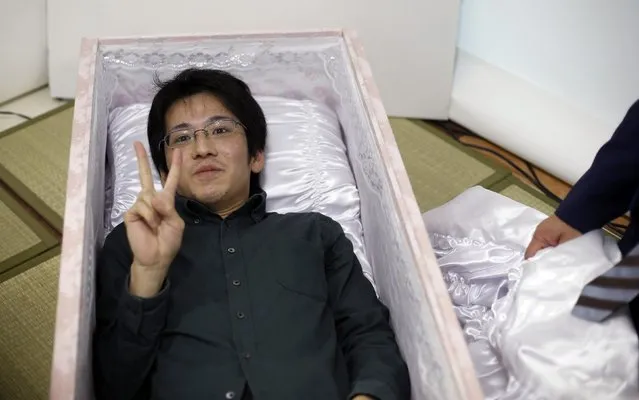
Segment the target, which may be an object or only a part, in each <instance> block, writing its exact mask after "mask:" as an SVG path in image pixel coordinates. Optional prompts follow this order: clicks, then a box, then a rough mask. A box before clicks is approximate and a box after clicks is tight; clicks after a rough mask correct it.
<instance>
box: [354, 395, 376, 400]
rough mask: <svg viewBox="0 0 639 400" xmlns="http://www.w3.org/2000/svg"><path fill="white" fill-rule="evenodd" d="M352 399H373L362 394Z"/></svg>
mask: <svg viewBox="0 0 639 400" xmlns="http://www.w3.org/2000/svg"><path fill="white" fill-rule="evenodd" d="M353 400H375V399H373V398H372V397H368V396H364V395H363V394H360V395H357V396H355V397H353Z"/></svg>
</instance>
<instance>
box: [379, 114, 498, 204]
mask: <svg viewBox="0 0 639 400" xmlns="http://www.w3.org/2000/svg"><path fill="white" fill-rule="evenodd" d="M390 123H391V126H392V128H393V132H394V134H395V139H396V141H397V145H398V147H399V150H400V152H401V155H402V159H403V161H404V165H405V166H406V170H407V172H408V176H409V178H410V181H411V184H412V186H413V191H414V193H415V197H416V198H417V202H418V203H419V206H420V209H421V210H422V211H427V210H430V209H432V208H435V207H438V206H440V205H442V204H444V203H446V202H447V201H449V200H451V199H452V198H454V197H455V196H457V195H459V194H460V193H461V192H463V191H464V190H466V189H468V188H470V187H472V186H476V185H481V186H484V187H490V186H491V185H493V184H494V183H496V182H498V181H500V180H501V179H503V178H505V177H506V176H507V175H508V173H507V172H506V170H504V169H503V168H501V167H498V166H497V165H496V164H494V163H493V162H491V161H489V160H488V159H485V160H481V159H479V158H478V157H476V156H474V155H473V154H472V153H471V152H469V151H465V149H462V147H461V146H460V145H459V144H457V143H455V142H454V141H453V140H452V139H450V138H448V137H447V136H445V135H444V134H443V133H440V132H439V131H438V130H437V128H435V127H433V126H431V125H428V124H426V123H424V122H420V121H413V120H408V119H403V118H391V119H390Z"/></svg>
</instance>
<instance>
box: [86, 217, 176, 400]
mask: <svg viewBox="0 0 639 400" xmlns="http://www.w3.org/2000/svg"><path fill="white" fill-rule="evenodd" d="M132 260H133V256H132V254H131V250H130V247H129V245H128V241H127V237H126V231H125V228H124V225H121V226H118V227H117V228H116V229H115V230H114V231H113V232H111V234H110V235H109V236H108V237H107V239H106V242H105V244H104V247H103V249H102V251H101V252H100V255H99V257H98V262H97V267H96V268H97V271H96V276H97V280H96V327H95V332H94V336H93V349H94V350H93V359H94V361H93V366H94V383H95V394H96V398H97V399H99V400H102V399H105V400H106V399H109V400H110V399H118V400H134V399H135V400H137V399H146V398H148V396H149V394H148V393H146V392H145V391H146V390H147V384H148V379H147V378H148V375H149V372H150V370H151V368H152V366H153V364H154V361H155V354H156V351H157V348H158V338H159V335H160V333H161V331H162V329H163V328H164V323H165V319H166V312H167V297H168V291H169V290H170V287H169V284H168V283H165V284H164V286H163V287H162V289H161V291H160V292H159V293H158V294H157V295H155V296H154V297H151V298H139V297H136V296H134V295H132V294H130V291H129V276H130V275H129V274H130V267H131V263H132Z"/></svg>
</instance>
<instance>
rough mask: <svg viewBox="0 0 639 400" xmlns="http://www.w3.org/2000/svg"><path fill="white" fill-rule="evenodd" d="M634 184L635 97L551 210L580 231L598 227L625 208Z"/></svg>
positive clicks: (637, 144) (638, 150)
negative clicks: (562, 199) (610, 136)
mask: <svg viewBox="0 0 639 400" xmlns="http://www.w3.org/2000/svg"><path fill="white" fill-rule="evenodd" d="M638 186H639V101H637V102H635V103H634V104H633V105H632V107H630V109H629V110H628V113H627V114H626V116H625V118H624V119H623V121H622V122H621V124H620V125H619V127H617V129H616V130H615V132H614V134H613V136H612V138H610V140H609V141H608V142H607V143H606V144H605V145H604V146H603V147H602V148H601V149H600V150H599V151H598V152H597V155H596V157H595V159H594V161H593V163H592V165H591V167H590V169H588V171H587V172H586V173H585V174H584V175H583V176H582V177H581V178H580V179H579V181H578V182H577V183H576V184H575V185H574V187H573V188H572V190H571V191H570V192H569V193H568V196H567V197H566V199H565V200H564V201H563V202H562V203H561V204H560V205H559V208H558V209H557V211H556V213H555V214H556V215H557V216H558V217H559V218H560V219H561V220H563V221H564V222H566V223H567V224H568V225H570V226H572V227H573V228H575V229H577V230H578V231H580V232H581V233H586V232H589V231H591V230H594V229H599V228H601V227H603V226H604V225H605V224H607V223H608V222H610V221H611V220H613V219H615V218H617V217H619V216H620V215H622V214H624V213H625V212H627V211H628V208H629V207H630V203H631V201H632V199H633V196H634V193H635V192H636V190H637V187H638Z"/></svg>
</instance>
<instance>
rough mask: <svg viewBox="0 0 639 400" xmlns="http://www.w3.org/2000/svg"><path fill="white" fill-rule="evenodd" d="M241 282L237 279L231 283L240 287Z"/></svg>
mask: <svg viewBox="0 0 639 400" xmlns="http://www.w3.org/2000/svg"><path fill="white" fill-rule="evenodd" d="M240 284H241V282H240V281H238V280H237V279H236V280H234V281H233V286H240Z"/></svg>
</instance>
